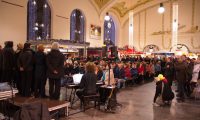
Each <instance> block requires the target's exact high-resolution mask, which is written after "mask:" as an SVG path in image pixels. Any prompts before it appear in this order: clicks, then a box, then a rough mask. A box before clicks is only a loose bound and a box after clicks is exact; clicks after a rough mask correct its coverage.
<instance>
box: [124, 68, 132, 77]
mask: <svg viewBox="0 0 200 120" xmlns="http://www.w3.org/2000/svg"><path fill="white" fill-rule="evenodd" d="M124 72H125V77H126V78H127V79H130V78H131V71H130V68H129V67H126V68H125V69H124Z"/></svg>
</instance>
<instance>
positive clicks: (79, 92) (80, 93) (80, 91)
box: [76, 90, 84, 101]
mask: <svg viewBox="0 0 200 120" xmlns="http://www.w3.org/2000/svg"><path fill="white" fill-rule="evenodd" d="M76 95H77V96H78V98H79V99H80V100H81V101H83V95H84V92H83V90H78V91H77V92H76Z"/></svg>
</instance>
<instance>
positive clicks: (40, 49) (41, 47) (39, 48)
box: [37, 44, 44, 52]
mask: <svg viewBox="0 0 200 120" xmlns="http://www.w3.org/2000/svg"><path fill="white" fill-rule="evenodd" d="M37 50H38V51H39V52H43V51H44V45H43V44H39V45H38V47H37Z"/></svg>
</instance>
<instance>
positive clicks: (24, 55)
mask: <svg viewBox="0 0 200 120" xmlns="http://www.w3.org/2000/svg"><path fill="white" fill-rule="evenodd" d="M17 64H18V67H19V68H20V67H22V68H23V69H24V71H32V70H33V52H32V50H31V49H27V50H23V51H22V52H21V53H20V55H19V58H18V62H17Z"/></svg>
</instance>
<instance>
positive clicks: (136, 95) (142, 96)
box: [68, 82, 200, 120]
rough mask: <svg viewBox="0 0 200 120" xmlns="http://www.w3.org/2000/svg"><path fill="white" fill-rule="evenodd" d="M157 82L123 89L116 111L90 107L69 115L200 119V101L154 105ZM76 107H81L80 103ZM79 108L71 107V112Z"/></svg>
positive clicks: (81, 118) (75, 118) (78, 118)
mask: <svg viewBox="0 0 200 120" xmlns="http://www.w3.org/2000/svg"><path fill="white" fill-rule="evenodd" d="M154 92H155V83H153V82H151V83H147V84H144V85H141V86H138V87H130V88H126V89H123V90H121V91H120V92H119V93H118V94H117V100H118V102H119V103H120V104H122V108H120V107H119V109H118V111H117V112H116V113H106V112H104V111H103V109H102V110H101V111H99V110H97V109H93V108H91V109H89V110H86V111H85V112H80V113H77V114H74V115H70V116H69V118H68V119H69V120H200V101H195V100H186V101H185V102H184V103H177V102H176V100H173V103H172V105H171V107H153V106H152V99H153V97H154ZM75 108H77V109H78V108H79V107H78V105H77V106H75ZM76 111H78V110H72V109H70V113H71V114H72V113H73V112H76Z"/></svg>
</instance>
